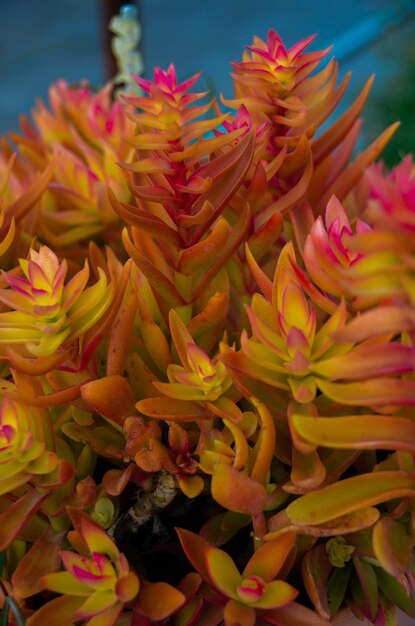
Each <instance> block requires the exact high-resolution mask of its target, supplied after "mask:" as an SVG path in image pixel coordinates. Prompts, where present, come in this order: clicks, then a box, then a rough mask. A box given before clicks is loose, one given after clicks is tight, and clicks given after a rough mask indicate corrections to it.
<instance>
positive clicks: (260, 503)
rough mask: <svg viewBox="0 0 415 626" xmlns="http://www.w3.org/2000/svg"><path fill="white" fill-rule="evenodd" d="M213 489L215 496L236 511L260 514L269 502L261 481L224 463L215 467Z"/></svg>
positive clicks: (222, 503) (230, 509) (218, 500)
mask: <svg viewBox="0 0 415 626" xmlns="http://www.w3.org/2000/svg"><path fill="white" fill-rule="evenodd" d="M211 489H212V496H213V498H214V499H215V500H216V501H217V502H219V504H220V505H222V506H223V507H225V508H226V509H228V510H229V511H234V512H235V513H246V514H247V515H258V514H259V513H262V512H263V510H264V508H265V505H266V502H267V492H266V490H265V487H264V486H263V485H262V484H261V483H259V482H257V481H256V480H252V478H250V477H249V476H248V475H247V474H245V473H244V472H238V471H237V470H236V469H235V468H234V467H232V466H231V465H225V464H223V463H219V464H217V465H215V466H214V468H213V476H212V487H211Z"/></svg>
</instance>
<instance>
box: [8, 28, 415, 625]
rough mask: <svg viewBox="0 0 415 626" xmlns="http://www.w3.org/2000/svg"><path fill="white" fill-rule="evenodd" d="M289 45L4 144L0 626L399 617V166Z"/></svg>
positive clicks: (101, 96)
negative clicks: (362, 142) (229, 74)
mask: <svg viewBox="0 0 415 626" xmlns="http://www.w3.org/2000/svg"><path fill="white" fill-rule="evenodd" d="M311 41H312V38H309V39H306V40H304V41H301V42H299V43H298V44H296V45H295V46H293V47H292V48H290V49H287V48H286V47H285V46H284V44H283V42H282V41H281V39H280V37H279V36H278V35H277V34H276V33H275V32H274V31H270V32H269V34H268V38H267V40H266V41H262V40H261V39H259V38H256V37H255V38H254V41H253V44H252V45H251V46H249V47H248V48H247V50H246V51H245V52H244V54H243V57H242V60H241V62H238V63H233V77H234V84H235V94H234V98H233V99H225V98H223V100H222V104H220V103H218V102H216V101H213V102H209V101H208V100H207V98H206V96H207V94H206V93H197V92H195V91H194V90H193V87H194V85H195V83H196V82H197V80H198V76H194V77H192V78H190V79H188V80H186V81H185V82H183V83H178V82H177V78H176V71H175V69H174V67H173V66H170V67H169V68H168V70H167V71H162V70H160V69H156V70H155V72H154V80H153V81H149V80H144V79H141V78H137V79H136V80H137V83H138V84H139V86H140V87H141V88H142V90H144V92H145V94H144V95H142V96H138V95H133V93H130V94H129V95H125V96H122V97H120V98H118V99H113V98H112V95H111V93H112V85H109V86H107V87H104V88H103V89H102V90H100V91H98V92H97V93H96V92H94V91H93V90H92V89H91V88H90V87H89V86H88V85H87V84H82V85H80V86H76V87H72V86H69V85H67V84H66V83H65V82H63V81H60V82H58V83H57V84H56V85H54V86H52V87H51V90H50V98H49V105H48V106H45V105H44V104H43V103H41V102H39V103H38V104H37V106H36V108H35V110H34V111H33V115H32V119H31V120H28V119H25V118H24V119H22V122H21V133H20V134H13V135H10V136H9V137H8V138H7V139H6V138H5V139H3V140H2V145H1V153H0V176H1V185H0V186H1V192H0V194H1V214H0V255H1V256H0V262H1V268H2V274H1V277H0V303H1V304H0V359H1V360H0V364H1V368H0V369H1V374H0V375H1V405H0V551H1V562H0V577H1V580H2V583H1V591H0V606H3V611H2V616H1V618H0V623H2V624H4V625H9V626H12V625H15V624H22V623H27V625H28V626H44V625H45V624H47V623H51V624H52V623H53V624H54V626H71V625H73V624H84V625H88V626H114V625H119V626H150V625H161V624H163V625H165V626H167V625H170V626H191V625H192V624H197V625H199V626H217V625H219V624H222V623H224V624H225V626H254V625H255V624H258V625H261V624H276V625H277V626H293V625H294V624H302V625H304V626H324V625H327V624H329V623H331V622H330V620H332V619H333V618H335V616H336V615H338V613H339V611H340V612H342V611H344V610H345V607H350V608H351V610H352V611H353V612H354V613H355V615H357V616H358V617H361V618H363V617H366V618H368V619H369V620H370V621H371V622H372V623H373V624H376V625H377V626H382V625H386V624H394V623H395V622H394V621H393V610H394V608H393V607H395V606H398V607H400V608H401V609H402V610H403V611H405V612H406V613H407V614H409V615H412V616H415V595H414V591H415V560H414V550H413V547H414V544H415V539H414V534H415V514H414V496H415V467H414V462H415V456H414V453H415V413H414V406H415V378H414V364H415V357H414V354H415V347H414V341H415V273H414V270H415V236H414V231H415V167H414V165H413V163H412V160H411V158H410V157H407V158H405V159H404V160H403V162H402V163H401V164H400V165H398V166H397V167H396V168H395V169H394V170H393V171H392V172H390V173H388V172H385V171H384V169H383V167H382V164H381V163H378V164H374V161H375V160H376V158H377V157H378V155H379V154H380V152H381V151H382V149H383V147H384V146H385V144H386V143H387V141H388V139H389V137H390V136H391V135H392V133H393V132H394V130H395V127H391V128H389V129H387V130H386V131H385V132H384V133H383V134H382V135H381V136H380V137H378V138H377V139H375V140H374V142H373V143H372V144H371V145H370V146H369V147H368V148H366V149H365V150H364V151H362V152H361V153H360V154H358V155H357V156H353V153H354V147H355V144H356V140H357V138H358V134H359V129H360V126H361V121H360V119H359V116H360V113H361V111H362V108H363V106H364V103H365V100H366V98H367V95H368V92H369V89H370V84H371V80H369V82H368V84H367V85H366V86H365V87H364V89H363V91H362V93H361V94H360V96H359V97H358V98H357V100H356V101H355V102H354V104H353V105H352V106H351V107H350V108H349V109H348V110H347V111H346V112H345V113H344V114H343V115H342V116H341V117H339V118H338V119H337V121H335V122H333V123H332V124H331V125H329V124H328V123H327V122H326V120H327V118H329V116H330V115H331V114H332V112H333V111H334V110H335V108H336V106H337V104H338V103H339V101H340V99H341V98H342V96H343V94H344V92H345V90H346V87H347V83H348V80H349V76H346V78H345V79H344V80H343V81H342V82H341V83H340V84H337V71H338V70H337V64H336V62H335V60H334V59H331V60H330V61H328V62H325V63H324V62H323V63H322V60H323V59H324V58H325V57H326V56H327V54H328V53H329V50H324V51H314V52H310V51H308V46H309V44H310V43H311ZM224 106H226V107H227V111H228V112H225V113H222V112H221V111H222V110H224ZM321 127H322V128H321Z"/></svg>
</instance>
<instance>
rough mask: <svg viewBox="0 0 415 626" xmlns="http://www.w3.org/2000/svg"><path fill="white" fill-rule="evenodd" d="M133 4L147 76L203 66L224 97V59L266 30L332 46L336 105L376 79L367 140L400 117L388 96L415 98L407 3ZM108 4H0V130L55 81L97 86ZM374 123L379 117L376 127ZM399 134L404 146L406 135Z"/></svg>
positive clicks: (187, 0) (231, 0) (164, 0)
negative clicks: (408, 69)
mask: <svg viewBox="0 0 415 626" xmlns="http://www.w3.org/2000/svg"><path fill="white" fill-rule="evenodd" d="M136 4H137V5H138V7H139V11H140V19H141V23H142V27H143V37H142V42H141V45H142V47H141V50H142V54H143V56H144V62H145V76H146V77H151V76H152V72H153V68H154V66H159V67H162V68H166V67H167V66H168V65H169V63H171V62H174V64H175V65H176V69H177V72H178V75H179V77H181V78H185V77H187V76H189V75H191V74H193V73H195V72H197V71H199V70H202V71H203V78H202V80H201V83H200V85H201V89H203V88H205V87H207V88H209V89H211V90H213V91H214V92H215V93H217V94H219V93H223V94H224V95H225V96H227V97H231V96H232V82H231V79H230V76H229V72H230V66H229V62H230V61H236V60H239V59H240V57H241V53H242V50H243V47H244V46H245V45H247V44H250V43H251V42H252V37H253V35H254V34H256V35H258V36H260V37H261V38H262V39H264V38H265V37H266V34H267V31H268V29H269V28H273V29H275V30H277V31H278V32H279V34H280V35H281V37H282V38H283V40H284V42H285V43H286V45H287V46H290V45H292V44H294V43H295V42H296V41H298V40H300V39H302V38H304V37H307V36H308V35H310V34H312V33H316V34H317V38H316V41H315V42H314V43H313V44H312V47H313V48H314V49H321V48H325V47H327V46H329V45H331V44H334V48H333V54H334V55H335V56H336V57H337V59H338V60H339V62H340V73H339V80H340V79H341V77H342V76H343V75H344V74H345V73H346V72H347V71H348V70H349V69H351V70H352V73H353V74H352V80H351V83H350V86H349V89H348V91H347V93H346V96H345V98H344V101H343V103H342V105H341V109H344V108H345V107H347V106H348V105H349V104H350V102H351V101H352V100H353V98H354V97H356V95H357V93H358V92H359V91H360V89H361V88H362V86H363V84H364V82H365V81H366V79H367V78H368V77H369V75H370V74H371V73H373V72H375V73H376V75H377V77H376V80H375V85H374V89H373V92H372V96H371V100H370V102H371V103H372V104H370V106H369V109H366V110H367V111H368V112H367V113H366V117H367V118H368V119H369V123H367V124H366V133H370V135H371V136H372V137H373V136H374V135H375V134H376V132H380V130H381V129H382V127H384V126H385V123H391V122H392V121H394V120H396V119H397V118H398V117H399V116H400V115H401V116H402V114H400V111H399V110H398V109H399V105H397V104H396V102H394V101H393V97H395V96H396V90H398V91H399V89H400V88H401V89H403V90H404V91H405V95H406V98H407V99H408V93H407V92H408V89H409V90H410V94H409V95H410V98H411V100H410V102H412V98H413V100H415V93H414V88H413V87H412V89H411V86H412V85H413V84H415V83H414V82H413V81H412V80H411V79H410V78H409V79H408V77H406V79H405V77H404V78H399V77H400V76H402V75H404V74H405V67H403V66H404V65H405V62H406V59H407V57H408V56H409V51H411V54H412V58H413V53H414V49H413V48H411V42H412V41H413V40H415V20H414V17H415V0H409V1H408V0H347V1H345V0H289V1H287V0H285V1H283V0H255V1H249V2H248V1H245V0H210V1H209V2H207V1H206V0H140V1H139V2H137V3H136ZM108 5H109V2H106V1H105V0H59V2H57V3H54V4H52V3H50V2H49V1H41V0H39V1H33V0H15V1H14V2H9V1H7V0H0V80H1V85H2V89H1V96H0V133H4V132H6V131H8V130H17V128H18V118H19V114H20V113H21V112H26V113H28V112H30V109H31V108H32V107H33V105H34V103H35V100H36V98H37V97H41V98H43V99H45V98H46V97H47V90H48V86H49V85H50V83H52V82H54V81H56V80H57V79H58V78H60V77H62V78H65V79H66V80H67V81H69V82H79V81H80V80H81V79H82V78H88V79H89V81H90V82H91V83H92V84H93V85H100V84H102V83H103V81H104V80H105V63H104V57H105V49H106V48H108V40H106V39H105V27H104V23H105V22H106V15H105V11H106V10H107V9H108ZM414 70H415V68H414ZM413 79H414V80H415V76H414V77H413ZM405 80H406V83H407V84H406V85H404V83H405ZM389 96H390V98H391V100H390V102H389V100H388V97H389ZM385 99H386V100H385ZM395 100H396V98H395ZM379 103H381V105H379ZM378 105H379V107H378V108H379V110H380V109H382V107H383V109H386V111H383V113H382V115H383V118H385V122H383V121H382V120H383V118H382V115H378V113H379V112H377V108H376V107H377V106H378ZM412 111H413V107H411V113H412ZM388 116H389V118H390V119H388ZM377 117H381V118H382V119H381V120H380V122H378V126H380V124H382V126H381V127H379V128H377V126H376V118H377ZM412 117H415V115H414V114H413V113H412ZM408 123H409V122H408ZM399 133H400V134H401V136H402V141H403V139H404V137H405V135H404V133H405V129H404V130H401V131H399ZM399 133H398V139H399ZM414 140H415V139H414ZM395 150H396V149H395Z"/></svg>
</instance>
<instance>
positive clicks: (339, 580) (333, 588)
mask: <svg viewBox="0 0 415 626" xmlns="http://www.w3.org/2000/svg"><path fill="white" fill-rule="evenodd" d="M351 573H352V564H351V563H347V564H346V565H345V567H342V568H339V567H336V568H335V569H334V572H333V574H332V575H331V576H330V579H329V582H328V585H327V599H328V604H329V609H330V615H331V617H334V616H335V615H336V614H337V613H338V611H339V609H340V607H341V605H342V602H343V599H344V596H345V594H346V589H347V585H348V583H349V579H350V574H351Z"/></svg>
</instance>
